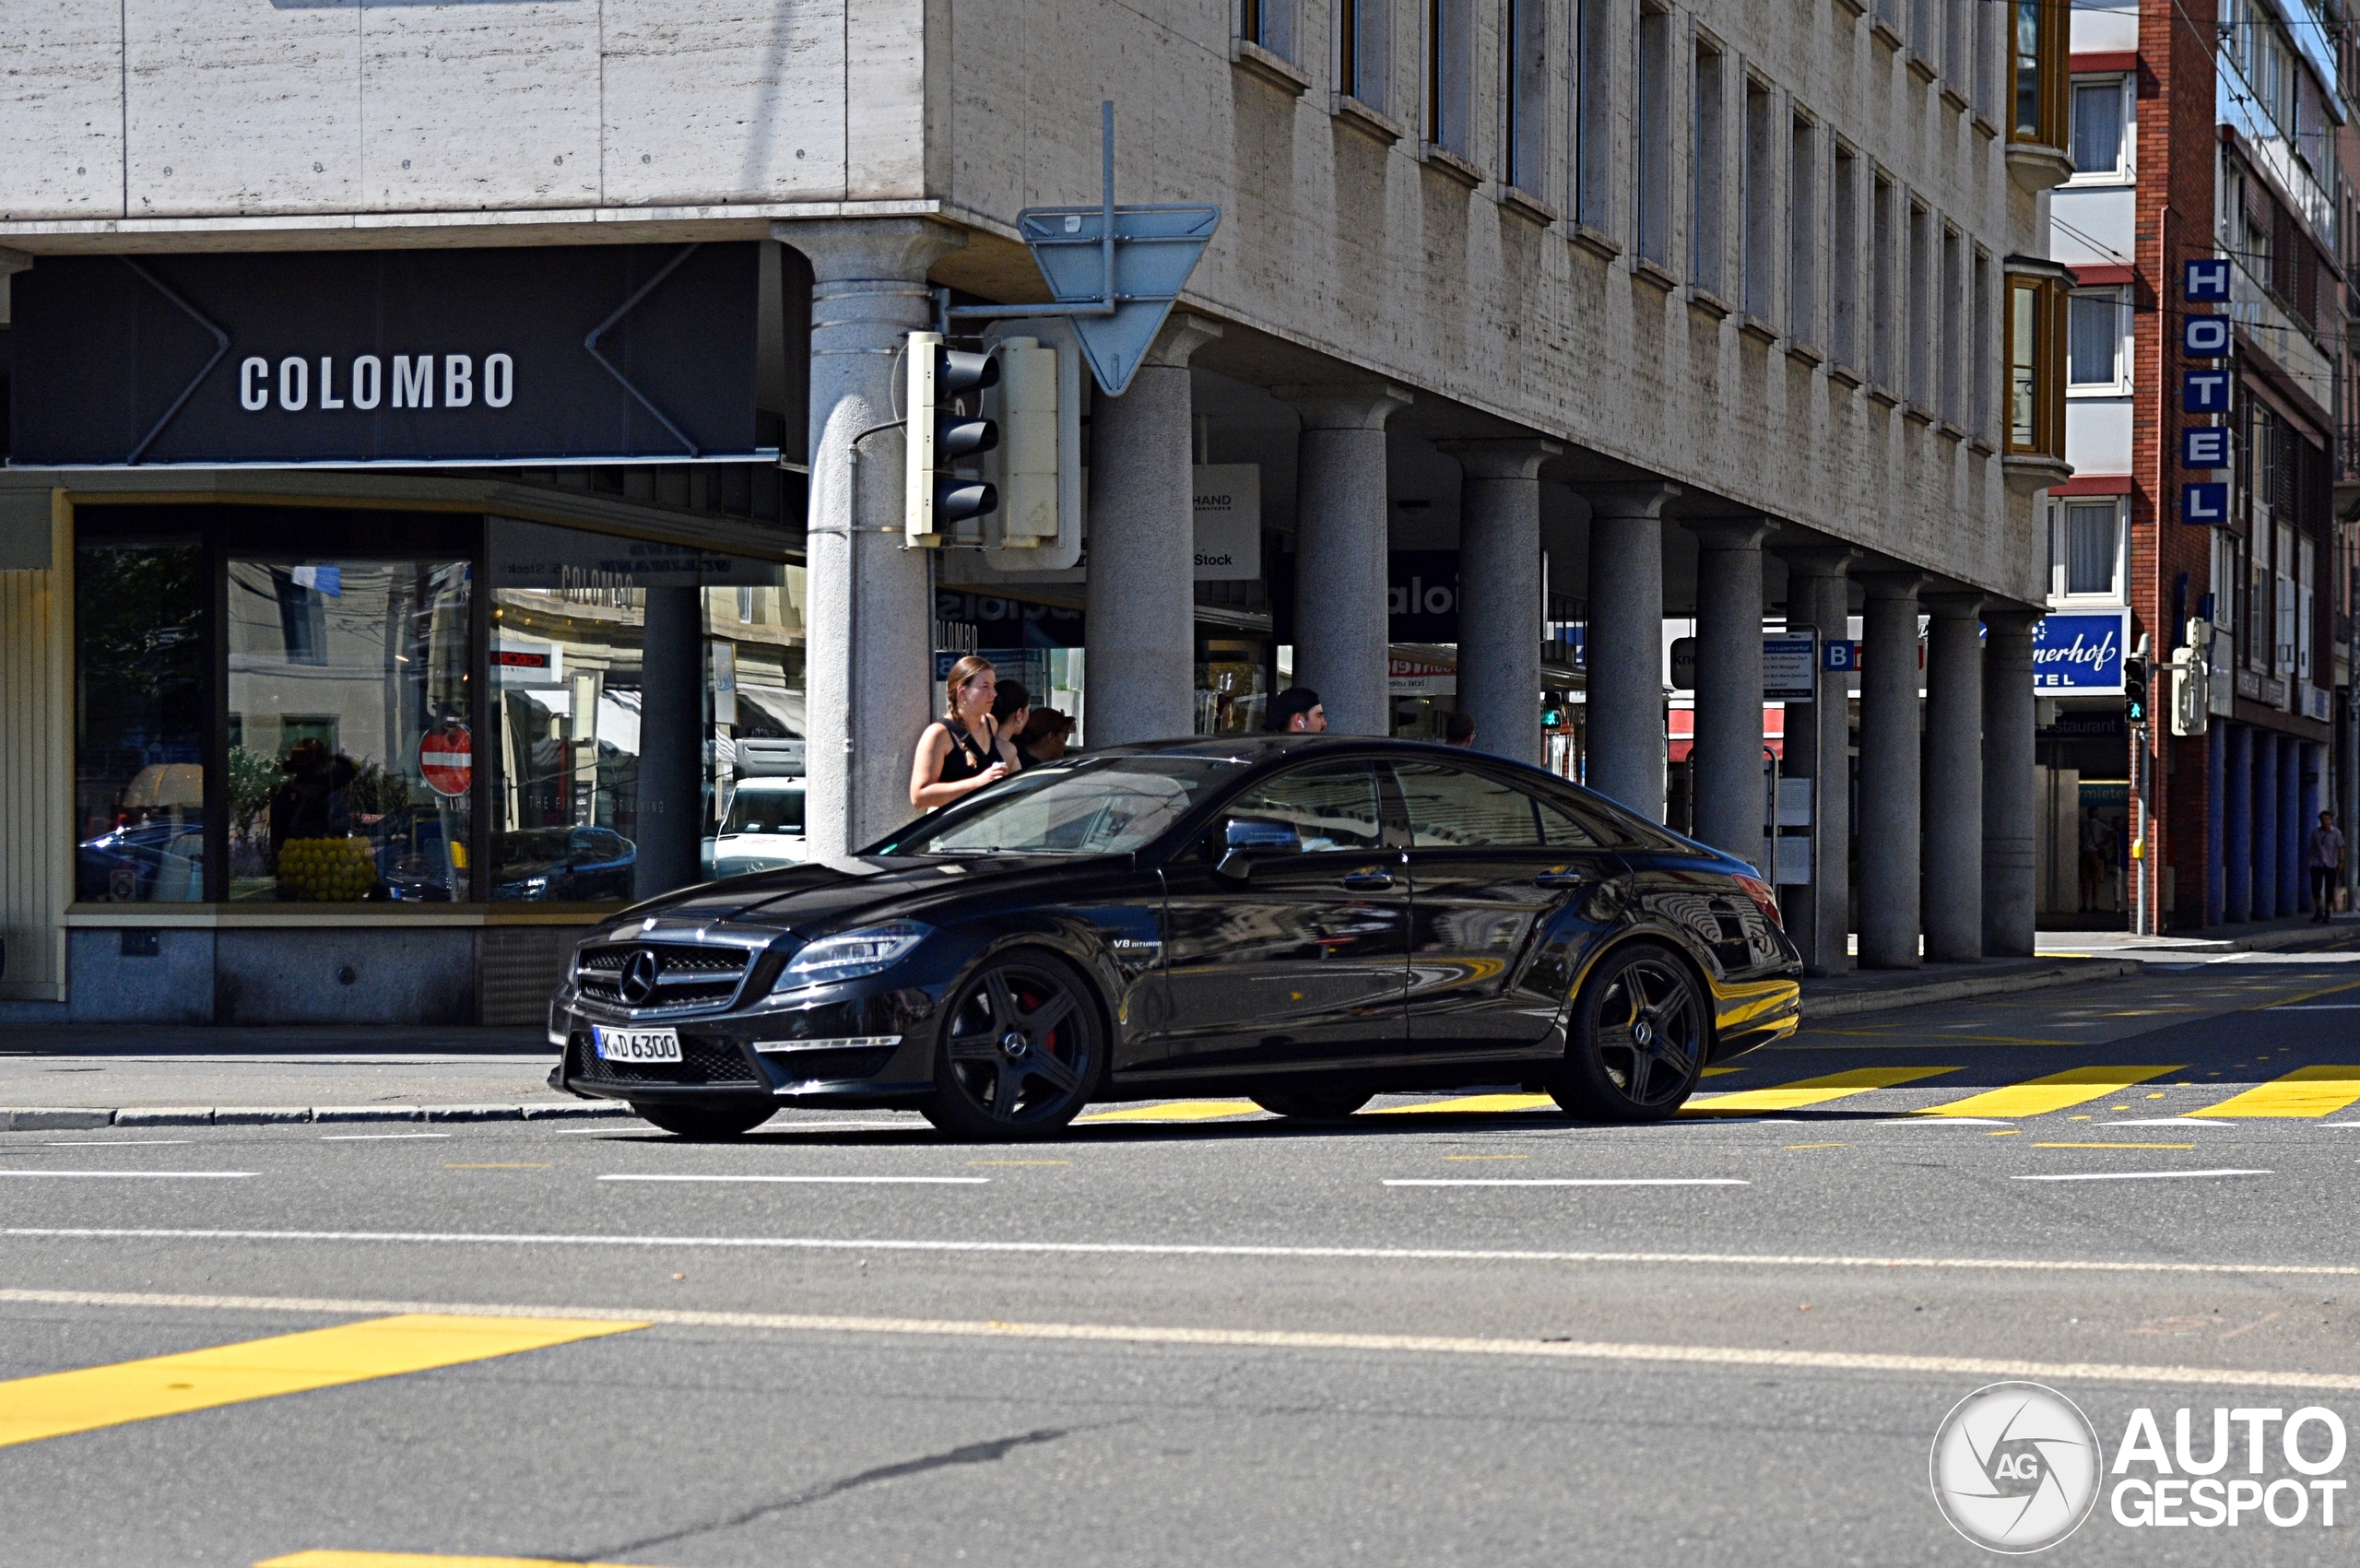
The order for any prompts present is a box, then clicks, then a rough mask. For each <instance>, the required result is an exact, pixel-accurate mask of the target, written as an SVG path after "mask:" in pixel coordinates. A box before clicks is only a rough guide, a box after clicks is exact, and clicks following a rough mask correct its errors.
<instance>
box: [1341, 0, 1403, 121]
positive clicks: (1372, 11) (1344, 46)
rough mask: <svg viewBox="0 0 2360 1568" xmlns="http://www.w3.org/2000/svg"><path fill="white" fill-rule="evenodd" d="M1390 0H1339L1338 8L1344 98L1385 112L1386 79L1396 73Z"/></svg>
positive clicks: (1386, 96)
mask: <svg viewBox="0 0 2360 1568" xmlns="http://www.w3.org/2000/svg"><path fill="white" fill-rule="evenodd" d="M1389 10H1390V7H1389V6H1387V5H1386V0H1338V4H1337V7H1336V79H1337V81H1338V82H1339V84H1340V85H1341V86H1342V88H1343V91H1344V96H1346V97H1347V98H1353V99H1357V100H1360V101H1361V102H1363V103H1365V104H1367V105H1368V106H1369V107H1370V108H1371V109H1374V110H1376V111H1378V112H1383V111H1384V109H1385V104H1386V99H1387V98H1388V97H1389V96H1390V94H1388V93H1387V92H1386V77H1387V76H1388V75H1390V73H1391V70H1392V60H1393V56H1392V51H1391V49H1390V48H1389V46H1388V45H1389V38H1388V29H1387V28H1386V18H1387V16H1388V14H1389Z"/></svg>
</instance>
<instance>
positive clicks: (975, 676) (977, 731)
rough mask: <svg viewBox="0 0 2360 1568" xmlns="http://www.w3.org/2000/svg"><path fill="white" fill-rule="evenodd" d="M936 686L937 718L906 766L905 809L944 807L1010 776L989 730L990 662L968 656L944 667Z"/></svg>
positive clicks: (994, 686)
mask: <svg viewBox="0 0 2360 1568" xmlns="http://www.w3.org/2000/svg"><path fill="white" fill-rule="evenodd" d="M942 684H943V714H942V717H940V718H938V719H937V720H935V721H934V723H932V724H930V725H926V733H925V734H923V735H921V736H919V737H918V749H917V755H916V756H915V757H914V758H913V759H912V760H911V762H910V804H911V805H913V806H914V807H916V808H918V809H919V810H921V811H932V810H934V809H935V808H938V807H942V806H948V805H950V803H951V802H952V801H954V800H958V799H962V798H963V797H964V796H970V795H973V794H974V793H975V791H977V790H979V789H982V788H984V787H985V786H986V785H989V784H997V783H999V781H1000V780H1002V779H1004V778H1006V777H1007V776H1008V775H1009V773H1011V772H1015V771H1016V770H1015V768H1014V766H1013V765H1012V763H1013V760H1014V753H1013V752H1011V751H1010V750H1009V748H1008V742H1007V741H1005V740H1004V739H1002V738H1001V737H1000V734H999V732H998V730H997V729H996V728H994V727H993V725H992V699H993V698H995V697H997V695H998V694H999V691H998V688H999V677H998V675H997V673H996V672H995V671H994V670H993V669H992V666H991V663H990V661H989V660H986V659H979V658H977V657H975V655H974V654H968V655H967V656H966V657H965V658H963V659H961V660H960V661H959V662H958V663H957V664H955V665H952V666H950V678H948V679H947V680H945V681H944V682H943V683H942Z"/></svg>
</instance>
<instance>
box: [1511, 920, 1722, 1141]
mask: <svg viewBox="0 0 2360 1568" xmlns="http://www.w3.org/2000/svg"><path fill="white" fill-rule="evenodd" d="M1570 1036H1571V1037H1570V1038H1569V1039H1568V1041H1567V1042H1566V1045H1565V1065H1564V1067H1563V1068H1562V1069H1561V1070H1560V1071H1559V1072H1558V1074H1557V1075H1556V1077H1555V1078H1554V1079H1552V1081H1551V1083H1550V1085H1549V1093H1550V1097H1551V1098H1552V1099H1553V1100H1555V1101H1556V1102H1557V1103H1558V1104H1559V1105H1560V1106H1561V1107H1563V1109H1564V1110H1565V1112H1566V1113H1567V1114H1571V1115H1575V1116H1581V1117H1584V1118H1586V1119H1587V1120H1591V1121H1600V1122H1659V1121H1662V1120H1663V1119H1664V1118H1666V1117H1667V1116H1670V1114H1672V1113H1674V1112H1675V1111H1678V1110H1679V1109H1680V1107H1681V1102H1684V1101H1685V1100H1686V1099H1687V1098H1688V1096H1689V1095H1690V1094H1692V1093H1693V1092H1694V1091H1695V1088H1696V1083H1697V1080H1698V1079H1700V1078H1702V1077H1703V1076H1704V1071H1705V1048H1706V1045H1707V1043H1708V1042H1709V1040H1710V1027H1709V1024H1708V1022H1707V1015H1706V1013H1705V998H1704V996H1703V994H1702V993H1701V992H1700V991H1699V989H1698V988H1697V984H1696V980H1695V977H1694V976H1693V974H1692V973H1690V972H1689V969H1688V966H1687V965H1686V964H1684V963H1682V962H1681V961H1680V960H1679V958H1678V957H1676V956H1675V955H1674V954H1673V953H1672V952H1671V951H1670V949H1666V948H1661V947H1658V946H1656V945H1655V944H1653V943H1643V944H1640V945H1638V946H1635V947H1630V948H1625V949H1622V951H1621V952H1618V953H1615V954H1612V955H1611V956H1610V957H1609V958H1607V959H1606V961H1604V962H1602V963H1601V964H1599V968H1598V970H1597V972H1596V973H1593V974H1592V975H1591V976H1590V977H1589V981H1588V983H1587V984H1585V985H1584V986H1583V987H1582V991H1581V995H1580V996H1577V997H1575V1000H1574V1016H1573V1027H1572V1029H1571V1031H1570Z"/></svg>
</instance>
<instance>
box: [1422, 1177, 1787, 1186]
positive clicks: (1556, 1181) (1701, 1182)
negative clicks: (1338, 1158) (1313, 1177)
mask: <svg viewBox="0 0 2360 1568" xmlns="http://www.w3.org/2000/svg"><path fill="white" fill-rule="evenodd" d="M1385 1185H1386V1186H1388V1187H1750V1186H1752V1185H1753V1184H1752V1182H1740V1181H1739V1180H1737V1179H1736V1178H1735V1177H1731V1176H1526V1177H1506V1176H1495V1177H1483V1176H1457V1177H1440V1176H1402V1177H1397V1178H1391V1179H1388V1180H1387V1181H1386V1184H1385Z"/></svg>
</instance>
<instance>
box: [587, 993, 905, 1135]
mask: <svg viewBox="0 0 2360 1568" xmlns="http://www.w3.org/2000/svg"><path fill="white" fill-rule="evenodd" d="M937 1010H938V997H937V996H935V995H934V993H933V992H932V991H931V990H929V989H927V988H925V987H921V986H911V985H890V984H884V983H883V977H879V978H878V979H876V980H871V981H867V982H860V981H853V982H848V983H846V984H841V985H829V986H815V987H813V988H812V989H811V990H810V991H809V992H808V993H805V994H804V995H802V996H790V997H786V998H777V999H773V998H763V999H762V1000H761V1002H760V1003H758V1004H757V1005H754V1006H750V1007H744V1008H737V1009H736V1010H733V1011H727V1012H711V1013H695V1014H691V1015H687V1016H678V1017H668V1018H667V1017H656V1016H643V1017H631V1016H629V1015H625V1014H620V1013H617V1012H614V1011H611V1010H609V1009H608V1008H601V1007H598V1006H596V1005H595V1004H589V1003H585V1002H584V1000H583V999H582V998H581V997H580V996H579V995H578V994H576V993H574V992H573V991H572V988H571V987H568V988H567V989H566V990H563V991H560V993H559V994H558V996H557V998H556V1000H555V1001H554V1002H553V1003H552V1004H551V1006H550V1008H549V1040H550V1043H552V1044H561V1045H562V1046H563V1048H564V1052H565V1056H564V1060H563V1061H562V1062H561V1063H560V1066H559V1067H558V1070H557V1072H556V1073H555V1074H553V1075H552V1077H551V1080H550V1081H551V1083H552V1085H553V1086H554V1087H556V1088H559V1089H562V1090H565V1091H570V1092H572V1093H574V1094H579V1095H586V1096H590V1097H593V1098H597V1099H606V1100H643V1101H650V1102H663V1103H676V1104H677V1103H695V1102H711V1101H715V1100H728V1101H737V1102H744V1101H746V1100H749V1099H762V1100H770V1101H774V1102H778V1103H781V1104H810V1105H874V1104H887V1103H894V1102H909V1101H913V1100H916V1099H920V1098H922V1097H924V1096H925V1095H926V1094H928V1093H931V1092H932V1091H933V1089H934V1027H933V1026H934V1019H935V1016H936V1013H937ZM602 1024H603V1025H605V1026H607V1027H608V1028H610V1029H618V1028H629V1029H652V1028H654V1029H673V1030H678V1032H679V1036H680V1055H681V1058H682V1059H681V1060H680V1061H678V1062H677V1063H670V1062H666V1063H653V1062H609V1061H606V1060H604V1059H602V1058H601V1057H600V1056H599V1055H598V1054H597V1052H596V1049H595V1047H594V1045H593V1042H592V1035H591V1031H592V1030H593V1029H594V1028H595V1027H596V1026H598V1025H602Z"/></svg>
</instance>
